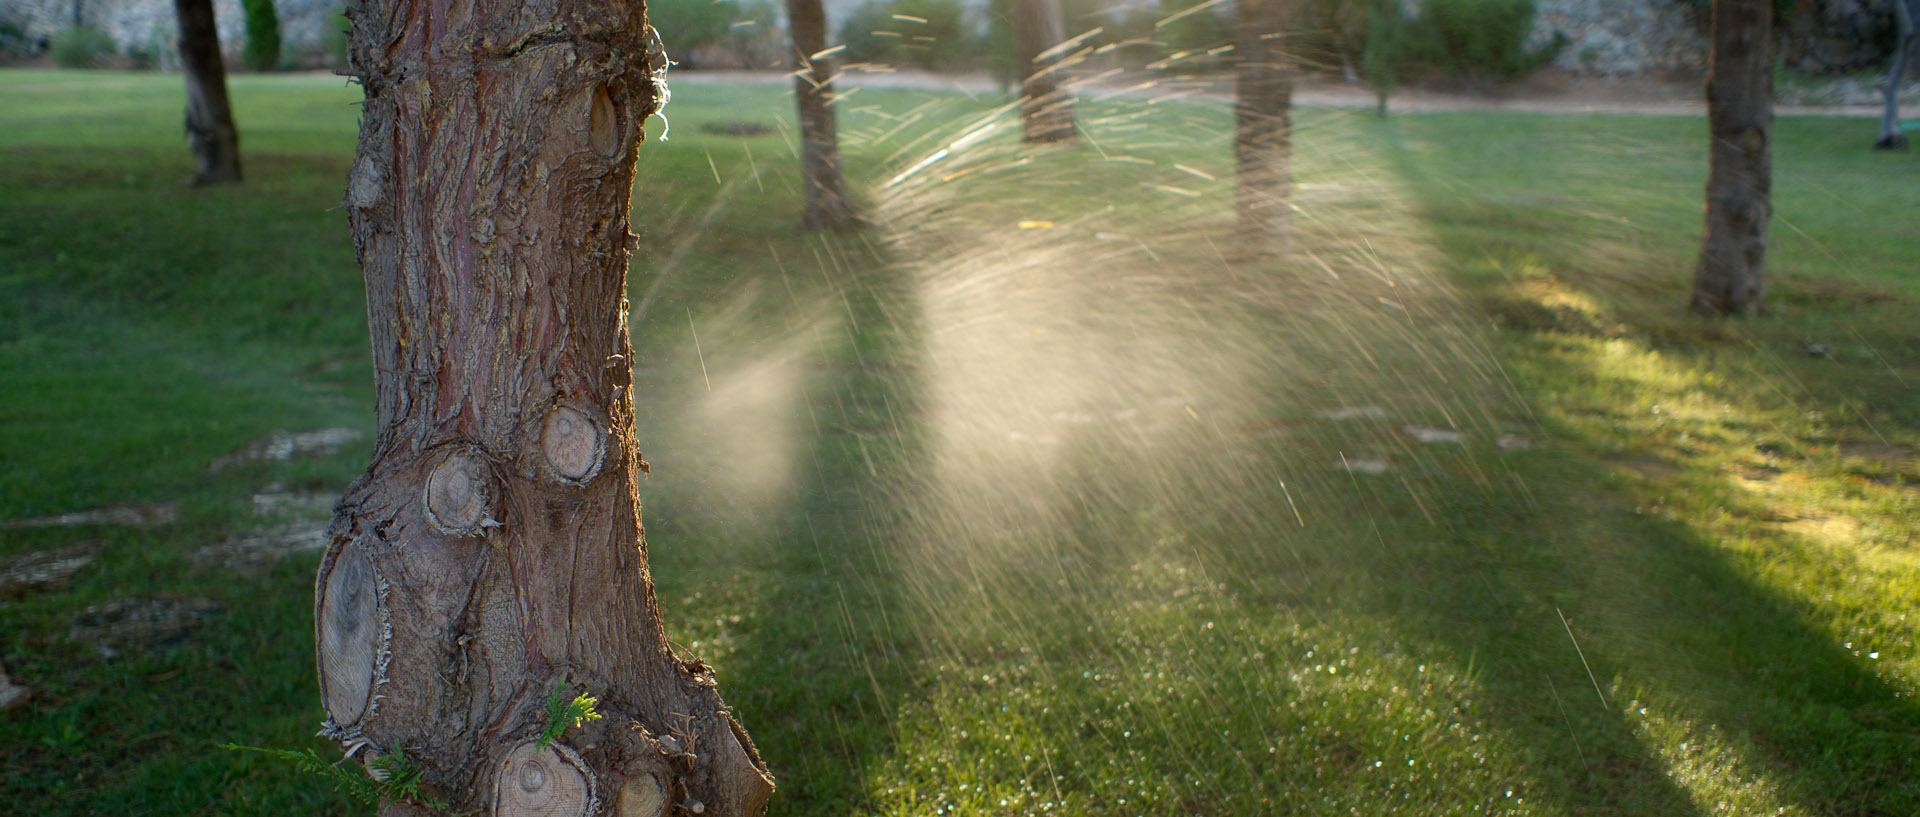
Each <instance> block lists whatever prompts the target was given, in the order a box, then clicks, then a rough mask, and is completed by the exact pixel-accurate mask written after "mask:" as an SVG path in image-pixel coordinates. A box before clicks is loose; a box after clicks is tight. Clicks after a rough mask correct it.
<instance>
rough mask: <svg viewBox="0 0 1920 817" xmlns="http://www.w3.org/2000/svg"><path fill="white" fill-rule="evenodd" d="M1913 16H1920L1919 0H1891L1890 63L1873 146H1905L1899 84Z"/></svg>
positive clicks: (1910, 45)
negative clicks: (1891, 42)
mask: <svg viewBox="0 0 1920 817" xmlns="http://www.w3.org/2000/svg"><path fill="white" fill-rule="evenodd" d="M1916 17H1920V0H1893V22H1894V27H1893V63H1892V64H1891V65H1889V66H1887V87H1886V89H1885V93H1886V106H1885V111H1884V112H1883V113H1882V114H1881V116H1880V137H1879V138H1878V139H1875V140H1873V149H1874V150H1906V149H1907V135H1906V134H1905V133H1902V132H1900V86H1901V85H1902V84H1903V83H1905V82H1906V79H1907V58H1908V57H1909V56H1911V55H1912V54H1913V45H1914V39H1915V37H1914V35H1915V29H1914V18H1916Z"/></svg>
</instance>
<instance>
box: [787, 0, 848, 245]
mask: <svg viewBox="0 0 1920 817" xmlns="http://www.w3.org/2000/svg"><path fill="white" fill-rule="evenodd" d="M787 20H788V21H789V26H790V27H791V28H792V29H793V48H794V52H795V54H796V55H797V56H798V57H799V70H798V71H797V72H796V73H795V74H794V75H793V93H794V97H795V98H796V99H797V100H798V104H799V106H800V170H801V172H802V173H803V174H804V175H805V176H806V190H807V205H806V206H807V209H806V211H805V212H804V213H803V214H802V216H801V219H800V226H801V227H802V228H803V229H807V230H846V229H850V228H852V227H855V226H858V225H859V213H858V212H857V211H856V210H855V209H854V206H853V201H852V200H851V199H849V198H847V183H846V178H845V176H844V174H842V173H841V172H840V135H839V131H838V128H837V125H836V123H835V118H834V111H833V103H834V94H833V71H834V60H833V57H832V56H830V55H827V54H826V53H824V52H825V51H826V49H827V12H826V10H825V9H824V8H822V7H821V5H820V0H787Z"/></svg>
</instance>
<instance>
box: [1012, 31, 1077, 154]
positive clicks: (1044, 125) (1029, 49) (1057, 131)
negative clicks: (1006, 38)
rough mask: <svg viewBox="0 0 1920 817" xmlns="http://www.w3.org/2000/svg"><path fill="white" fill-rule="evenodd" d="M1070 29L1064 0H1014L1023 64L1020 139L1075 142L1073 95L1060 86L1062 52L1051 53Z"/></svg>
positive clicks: (1018, 55) (1017, 46)
mask: <svg viewBox="0 0 1920 817" xmlns="http://www.w3.org/2000/svg"><path fill="white" fill-rule="evenodd" d="M1065 28H1066V25H1065V23H1064V22H1063V21H1062V20H1061V19H1060V0H1013V44H1014V51H1015V52H1016V53H1015V55H1014V56H1015V62H1016V63H1017V64H1018V65H1019V67H1020V76H1021V80H1020V95H1021V96H1020V138H1021V140H1022V141H1027V142H1071V141H1073V140H1074V138H1075V136H1076V134H1075V132H1074V121H1073V96H1072V95H1071V94H1069V93H1067V92H1066V91H1065V90H1062V89H1061V87H1060V65H1061V57H1062V55H1060V54H1048V53H1047V49H1050V48H1052V47H1054V46H1055V45H1058V44H1059V43H1060V41H1061V39H1062V38H1063V37H1064V35H1063V34H1062V33H1061V32H1062V31H1063V30H1064V29H1065Z"/></svg>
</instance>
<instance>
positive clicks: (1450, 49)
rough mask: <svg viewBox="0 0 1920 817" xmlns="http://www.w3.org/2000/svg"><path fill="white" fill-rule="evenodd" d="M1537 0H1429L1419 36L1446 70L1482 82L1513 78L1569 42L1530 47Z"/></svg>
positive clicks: (1560, 37)
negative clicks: (1530, 30)
mask: <svg viewBox="0 0 1920 817" xmlns="http://www.w3.org/2000/svg"><path fill="white" fill-rule="evenodd" d="M1533 11H1534V9H1533V0H1427V2H1426V4H1425V7H1424V8H1423V9H1421V12H1420V20H1419V27H1420V29H1422V30H1421V31H1419V32H1415V34H1416V36H1419V37H1421V38H1422V39H1423V40H1424V46H1425V50H1427V52H1428V56H1429V57H1430V59H1431V60H1432V61H1433V62H1434V63H1435V64H1436V65H1438V67H1440V68H1441V69H1442V70H1444V71H1446V72H1447V73H1448V74H1451V75H1453V76H1456V77H1464V78H1466V79H1467V81H1468V82H1470V83H1472V84H1474V85H1484V84H1485V83H1486V81H1487V80H1488V79H1490V78H1492V77H1515V76H1519V75H1521V74H1525V73H1528V72H1530V71H1532V70H1533V69H1535V68H1538V67H1540V66H1541V65H1544V64H1546V63H1547V62H1549V61H1551V60H1552V59H1553V57H1554V55H1555V54H1556V53H1558V51H1559V50H1560V48H1562V47H1564V46H1565V44H1566V38H1565V36H1564V35H1556V37H1555V42H1554V45H1552V46H1549V47H1548V48H1545V49H1541V50H1539V51H1532V52H1529V51H1528V50H1527V48H1526V40H1527V30H1528V29H1530V28H1532V27H1533Z"/></svg>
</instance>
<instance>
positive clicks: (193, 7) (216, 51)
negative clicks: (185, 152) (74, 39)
mask: <svg viewBox="0 0 1920 817" xmlns="http://www.w3.org/2000/svg"><path fill="white" fill-rule="evenodd" d="M173 10H174V13H175V14H176V15H178V16H179V18H180V64H181V65H182V66H183V67H184V68H185V69H186V71H185V73H186V75H187V145H188V147H191V148H192V149H193V161H194V165H195V169H194V173H193V183H194V184H229V183H235V182H239V181H240V131H239V130H237V129H235V128H234V127H233V110H232V108H231V107H230V106H229V105H228V104H227V66H226V63H225V62H224V61H223V60H222V58H221V56H220V28H219V26H217V25H215V23H214V19H213V0H174V1H173ZM76 13H78V12H76Z"/></svg>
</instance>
